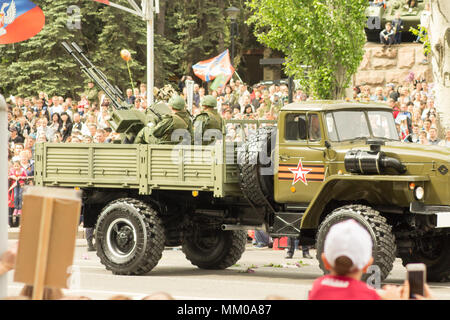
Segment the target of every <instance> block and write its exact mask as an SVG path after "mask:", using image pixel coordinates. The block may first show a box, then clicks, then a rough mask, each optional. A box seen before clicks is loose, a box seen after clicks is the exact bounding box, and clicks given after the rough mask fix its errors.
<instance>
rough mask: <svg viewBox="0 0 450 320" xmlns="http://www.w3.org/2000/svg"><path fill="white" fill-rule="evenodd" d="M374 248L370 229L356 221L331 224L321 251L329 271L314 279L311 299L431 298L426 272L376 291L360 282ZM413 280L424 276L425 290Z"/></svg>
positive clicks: (309, 297) (371, 258) (371, 260)
mask: <svg viewBox="0 0 450 320" xmlns="http://www.w3.org/2000/svg"><path fill="white" fill-rule="evenodd" d="M372 247H373V242H372V238H371V236H370V234H369V232H368V231H367V230H366V229H365V228H364V227H363V226H361V225H360V224H359V223H358V222H356V221H355V220H353V219H349V220H345V221H343V222H340V223H337V224H335V225H334V226H332V227H331V228H330V230H329V232H328V234H327V236H326V239H325V245H324V252H323V253H322V261H323V263H324V265H325V268H326V269H327V270H329V271H330V274H327V275H325V276H323V277H320V278H318V279H316V280H315V281H314V283H313V287H312V289H311V291H310V292H309V295H308V300H407V299H409V298H410V296H411V297H413V298H415V299H431V293H430V290H429V287H428V286H427V285H426V283H425V278H424V272H422V273H418V274H415V275H414V277H411V276H409V277H408V278H409V279H408V280H409V281H408V280H406V281H405V283H404V285H403V286H395V285H386V286H384V287H383V288H382V289H381V290H375V289H374V288H372V287H370V286H369V285H368V284H366V283H365V282H363V281H361V278H362V276H363V274H364V273H366V272H367V269H368V267H369V266H370V265H371V264H372V262H373V257H372ZM417 269H418V268H417V267H416V268H413V270H414V271H420V270H423V268H422V269H420V270H417ZM410 270H411V269H410ZM408 273H409V274H410V272H408ZM413 279H419V280H420V279H423V281H422V284H423V290H422V291H420V281H419V282H418V283H419V285H418V284H417V281H414V280H413ZM410 283H411V286H410ZM417 288H419V289H417Z"/></svg>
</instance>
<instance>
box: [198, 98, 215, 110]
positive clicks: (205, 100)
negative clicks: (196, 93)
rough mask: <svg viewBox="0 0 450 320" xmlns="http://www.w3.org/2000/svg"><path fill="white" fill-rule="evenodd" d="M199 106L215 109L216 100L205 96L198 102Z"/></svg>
mask: <svg viewBox="0 0 450 320" xmlns="http://www.w3.org/2000/svg"><path fill="white" fill-rule="evenodd" d="M200 105H202V106H205V107H211V108H214V109H215V108H217V99H216V98H214V97H213V96H205V97H203V99H202V101H200Z"/></svg>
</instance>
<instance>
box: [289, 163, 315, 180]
mask: <svg viewBox="0 0 450 320" xmlns="http://www.w3.org/2000/svg"><path fill="white" fill-rule="evenodd" d="M288 169H289V171H291V172H292V173H293V174H294V180H293V181H292V185H294V184H296V183H297V182H299V181H301V182H303V183H304V184H305V185H308V180H307V179H306V175H307V174H308V173H310V172H311V171H312V169H304V168H303V165H302V160H301V159H300V160H299V161H298V165H297V168H288Z"/></svg>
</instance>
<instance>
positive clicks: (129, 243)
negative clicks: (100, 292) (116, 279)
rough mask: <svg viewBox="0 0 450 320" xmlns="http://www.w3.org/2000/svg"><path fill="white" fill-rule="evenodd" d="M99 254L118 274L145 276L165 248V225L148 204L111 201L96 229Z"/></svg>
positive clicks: (125, 199)
mask: <svg viewBox="0 0 450 320" xmlns="http://www.w3.org/2000/svg"><path fill="white" fill-rule="evenodd" d="M95 235H96V241H95V245H96V249H97V256H98V257H99V258H100V262H101V263H102V264H103V265H104V266H105V267H106V269H107V270H111V271H112V272H113V274H118V275H141V274H146V273H148V272H149V271H150V270H152V269H153V268H154V267H155V266H156V265H157V264H158V261H159V260H160V259H161V256H162V252H163V250H164V242H165V237H164V228H163V225H162V223H161V220H160V218H159V217H158V213H157V212H156V211H155V210H154V209H153V208H151V207H150V206H149V205H148V204H146V203H144V202H142V201H139V200H136V199H132V198H123V199H119V200H116V201H113V202H111V203H110V204H108V205H107V206H106V207H105V208H104V209H103V210H102V212H101V213H100V216H99V219H98V221H97V225H96V228H95Z"/></svg>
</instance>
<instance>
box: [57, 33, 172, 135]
mask: <svg viewBox="0 0 450 320" xmlns="http://www.w3.org/2000/svg"><path fill="white" fill-rule="evenodd" d="M62 46H63V47H64V49H65V50H66V51H67V52H68V53H69V54H70V55H71V56H72V57H73V59H74V60H75V62H76V63H77V64H78V65H79V66H80V69H81V71H83V72H84V74H85V75H86V76H88V77H89V78H90V79H91V80H92V81H93V82H94V83H95V84H96V85H97V86H99V88H100V89H101V90H103V92H104V93H105V94H106V96H108V98H109V99H110V100H111V107H112V109H113V112H112V115H111V118H110V119H109V120H108V122H109V124H110V126H111V128H112V129H113V130H114V131H115V132H117V133H120V134H122V135H123V138H124V139H123V140H124V141H126V142H128V143H130V142H131V143H132V142H133V141H134V139H135V137H136V135H137V134H138V133H139V131H141V129H142V128H144V127H145V126H146V125H147V123H148V122H158V121H159V120H161V117H162V115H164V114H167V113H170V110H169V108H168V107H167V106H165V105H161V104H158V106H157V107H156V106H149V107H148V109H149V110H150V111H151V113H147V115H146V114H145V113H143V112H141V111H139V110H136V109H134V108H133V105H132V104H129V103H127V102H126V100H125V96H124V94H123V92H122V91H121V90H120V89H119V88H118V87H117V86H114V85H112V84H111V83H110V82H109V81H108V78H107V77H106V76H105V74H104V73H103V72H102V71H101V70H99V69H98V68H97V67H96V66H95V65H94V64H93V63H92V62H91V61H90V60H89V59H88V57H87V56H86V55H85V54H84V52H83V49H82V48H81V47H80V46H78V44H76V43H75V42H72V43H71V44H69V43H67V42H65V41H64V42H62Z"/></svg>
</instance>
